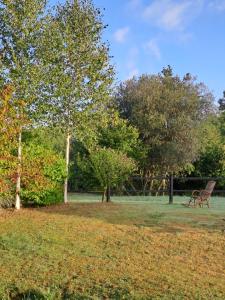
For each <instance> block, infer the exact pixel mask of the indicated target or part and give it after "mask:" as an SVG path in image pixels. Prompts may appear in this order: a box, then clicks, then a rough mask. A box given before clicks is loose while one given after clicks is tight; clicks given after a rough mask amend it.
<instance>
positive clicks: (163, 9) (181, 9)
mask: <svg viewBox="0 0 225 300" xmlns="http://www.w3.org/2000/svg"><path fill="white" fill-rule="evenodd" d="M203 4H204V0H182V1H178V0H160V1H159V0H154V1H153V2H152V3H151V4H150V5H148V6H146V7H144V8H143V13H142V15H143V18H144V19H145V20H146V21H148V22H149V23H151V24H154V25H156V26H158V27H160V28H162V29H164V30H183V29H184V27H185V25H186V23H187V21H189V19H190V18H192V17H194V16H195V15H196V14H198V12H199V9H202V7H203Z"/></svg>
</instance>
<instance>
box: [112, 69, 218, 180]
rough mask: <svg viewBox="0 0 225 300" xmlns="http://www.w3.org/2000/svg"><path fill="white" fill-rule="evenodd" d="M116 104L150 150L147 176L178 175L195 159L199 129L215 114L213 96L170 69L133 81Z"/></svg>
mask: <svg viewBox="0 0 225 300" xmlns="http://www.w3.org/2000/svg"><path fill="white" fill-rule="evenodd" d="M116 102H117V104H118V108H119V110H120V114H121V116H123V117H124V118H127V119H128V120H129V121H130V123H131V124H132V125H134V126H136V127H137V128H138V130H139V132H140V138H141V139H142V141H143V142H144V145H145V147H146V148H147V151H148V155H147V159H146V160H145V162H144V164H143V169H144V171H143V173H144V176H146V177H151V176H154V175H157V174H167V173H168V172H178V171H181V170H182V169H184V168H185V166H186V165H187V164H188V163H190V162H193V161H194V160H195V159H196V157H197V155H198V153H199V147H200V139H199V135H198V126H199V124H200V122H201V120H202V119H204V118H206V117H207V115H208V114H210V113H211V112H212V111H213V103H212V102H213V97H212V95H211V94H210V93H209V92H208V90H207V89H206V88H205V86H204V85H203V84H196V83H195V81H194V79H193V78H192V77H191V76H190V74H187V75H186V76H185V77H184V78H183V79H181V78H179V77H178V76H175V75H173V72H172V69H171V68H170V67H168V68H164V69H163V71H162V72H161V73H160V74H158V75H143V76H141V77H140V78H138V79H135V78H133V79H131V80H129V81H126V82H125V83H123V84H121V86H120V87H119V88H118V93H117V95H116ZM142 163H143V162H142Z"/></svg>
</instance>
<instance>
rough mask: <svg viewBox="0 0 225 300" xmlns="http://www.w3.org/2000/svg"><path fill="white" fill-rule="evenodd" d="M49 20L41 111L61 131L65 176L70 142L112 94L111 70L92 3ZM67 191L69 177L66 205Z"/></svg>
mask: <svg viewBox="0 0 225 300" xmlns="http://www.w3.org/2000/svg"><path fill="white" fill-rule="evenodd" d="M47 18H48V19H49V22H48V23H49V27H48V28H47V30H45V34H44V36H43V41H44V42H43V44H44V45H45V47H44V51H45V53H46V56H45V60H44V65H45V70H46V71H45V74H47V77H46V78H45V81H46V82H48V89H47V90H46V91H45V93H44V94H43V100H44V101H43V108H44V109H45V110H46V111H48V112H50V114H49V113H48V114H47V118H48V120H50V119H51V121H52V122H53V123H54V124H57V126H59V127H61V129H62V130H63V132H64V135H65V139H66V155H65V157H66V166H67V167H66V168H67V174H68V168H69V154H70V143H71V138H72V137H73V135H76V137H79V136H80V134H81V133H84V132H85V131H87V130H88V126H89V127H94V126H95V121H96V120H97V118H99V117H100V114H99V111H100V110H103V109H104V102H105V100H106V99H107V98H108V95H109V92H110V85H111V83H112V77H113V68H112V67H111V66H110V63H109V54H108V46H107V45H106V44H104V43H103V42H102V31H103V29H104V28H105V26H104V25H103V23H102V16H101V13H100V11H99V10H98V9H96V8H95V7H94V6H93V4H92V1H90V0H74V1H66V3H65V4H64V5H63V6H62V5H59V6H57V8H56V11H55V13H54V15H53V16H48V17H47ZM46 104H47V106H48V108H47V109H46ZM97 116H98V117H97ZM67 187H68V176H67V178H66V179H65V184H64V202H65V203H66V202H67Z"/></svg>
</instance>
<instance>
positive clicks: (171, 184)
mask: <svg viewBox="0 0 225 300" xmlns="http://www.w3.org/2000/svg"><path fill="white" fill-rule="evenodd" d="M169 204H173V175H170V187H169Z"/></svg>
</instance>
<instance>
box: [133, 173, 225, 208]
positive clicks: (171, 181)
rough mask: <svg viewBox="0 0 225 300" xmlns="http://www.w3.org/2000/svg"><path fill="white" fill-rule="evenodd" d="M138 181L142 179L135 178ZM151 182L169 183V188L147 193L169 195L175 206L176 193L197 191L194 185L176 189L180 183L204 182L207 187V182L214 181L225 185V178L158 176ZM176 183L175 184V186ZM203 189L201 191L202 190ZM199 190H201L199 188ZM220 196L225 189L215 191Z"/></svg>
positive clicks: (170, 202) (150, 190)
mask: <svg viewBox="0 0 225 300" xmlns="http://www.w3.org/2000/svg"><path fill="white" fill-rule="evenodd" d="M135 178H136V179H141V178H140V177H135ZM151 180H158V181H159V180H161V181H163V180H165V182H167V184H166V185H167V188H166V189H165V188H164V189H160V190H159V189H158V190H154V189H149V190H146V191H145V192H147V193H154V192H161V193H167V194H168V196H169V204H173V199H174V194H175V193H178V194H179V193H182V194H184V193H192V191H193V190H195V189H196V187H195V186H194V185H193V184H192V186H191V189H177V188H174V185H175V186H176V185H179V184H178V182H179V181H180V182H182V183H185V182H188V181H195V182H197V181H199V182H202V181H205V185H206V182H207V181H210V180H214V181H217V182H218V181H224V184H225V177H179V176H173V175H170V176H166V177H165V176H164V177H163V176H158V177H152V178H151ZM174 183H175V184H174ZM202 188H204V186H202ZM202 188H201V189H202ZM197 189H199V188H197ZM218 193H219V194H220V193H223V194H225V190H224V189H219V190H218V189H217V190H216V189H215V190H214V194H218Z"/></svg>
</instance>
